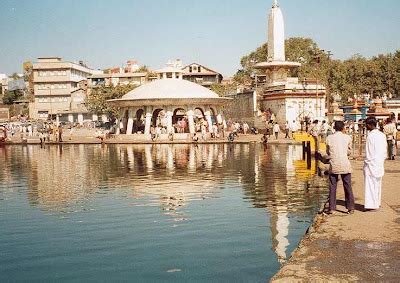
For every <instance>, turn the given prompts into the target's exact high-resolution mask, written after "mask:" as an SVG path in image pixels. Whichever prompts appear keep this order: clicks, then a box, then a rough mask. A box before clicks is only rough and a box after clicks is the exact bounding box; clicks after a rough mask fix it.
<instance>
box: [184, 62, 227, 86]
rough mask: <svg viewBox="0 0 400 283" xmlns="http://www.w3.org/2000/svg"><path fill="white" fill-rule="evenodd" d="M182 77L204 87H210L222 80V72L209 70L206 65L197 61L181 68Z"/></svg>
mask: <svg viewBox="0 0 400 283" xmlns="http://www.w3.org/2000/svg"><path fill="white" fill-rule="evenodd" d="M182 70H183V72H184V73H183V79H184V80H188V81H191V82H194V83H197V84H200V85H202V86H204V87H210V86H211V85H213V84H220V83H221V82H222V79H223V76H222V74H220V73H218V72H216V71H213V70H211V69H210V68H208V67H205V66H203V65H200V64H198V63H192V64H190V65H187V66H186V67H183V68H182Z"/></svg>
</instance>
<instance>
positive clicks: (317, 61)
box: [234, 37, 400, 100]
mask: <svg viewBox="0 0 400 283" xmlns="http://www.w3.org/2000/svg"><path fill="white" fill-rule="evenodd" d="M285 47H286V57H287V60H288V61H295V62H300V63H302V66H301V67H300V68H298V69H297V70H295V71H293V73H291V74H290V75H291V76H297V77H299V79H300V81H301V80H303V79H306V78H312V79H317V80H319V81H320V82H321V83H322V84H324V85H325V86H326V88H327V91H328V93H339V94H340V95H341V96H342V99H343V100H347V98H348V97H352V96H354V95H355V94H357V95H360V94H364V93H369V94H370V95H371V96H376V95H382V94H383V93H385V92H386V93H388V92H389V93H391V94H393V96H400V50H397V51H396V52H395V53H394V54H386V55H378V56H375V57H372V58H371V59H367V58H364V57H363V56H361V55H358V54H357V55H354V56H352V57H351V58H349V59H347V60H344V61H341V60H330V58H329V56H328V54H326V53H325V52H324V51H323V50H321V49H320V48H319V47H318V45H317V44H316V43H315V42H314V41H313V40H312V39H310V38H301V37H294V38H289V39H287V40H286V41H285ZM267 59H268V45H267V44H264V45H262V46H260V47H259V48H257V49H256V50H255V51H253V52H251V53H250V54H248V55H246V56H243V57H242V59H241V60H240V63H241V65H242V69H241V70H238V72H237V73H236V75H235V76H234V81H235V82H236V83H238V84H244V85H251V82H252V80H253V79H252V77H254V74H257V73H259V72H260V71H258V70H255V69H254V65H255V64H256V63H259V62H265V61H267Z"/></svg>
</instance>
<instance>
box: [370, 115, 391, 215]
mask: <svg viewBox="0 0 400 283" xmlns="http://www.w3.org/2000/svg"><path fill="white" fill-rule="evenodd" d="M365 124H366V127H367V130H368V131H369V133H368V137H367V143H366V145H365V160H364V182H365V204H364V208H365V209H366V210H374V209H379V207H380V206H381V192H382V178H383V175H384V174H385V168H384V163H385V159H386V156H387V142H386V136H385V134H384V133H382V132H381V131H379V130H378V129H377V128H376V125H377V121H376V119H375V118H373V117H369V118H367V120H366V121H365Z"/></svg>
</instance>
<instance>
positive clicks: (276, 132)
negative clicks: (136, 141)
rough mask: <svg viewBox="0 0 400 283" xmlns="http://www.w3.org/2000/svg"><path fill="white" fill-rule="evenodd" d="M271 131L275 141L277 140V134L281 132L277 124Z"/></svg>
mask: <svg viewBox="0 0 400 283" xmlns="http://www.w3.org/2000/svg"><path fill="white" fill-rule="evenodd" d="M273 131H274V135H275V139H276V140H277V139H278V136H279V132H280V131H281V128H280V127H279V124H278V123H275V125H274V127H273Z"/></svg>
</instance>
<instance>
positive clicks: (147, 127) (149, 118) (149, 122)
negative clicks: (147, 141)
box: [144, 112, 153, 135]
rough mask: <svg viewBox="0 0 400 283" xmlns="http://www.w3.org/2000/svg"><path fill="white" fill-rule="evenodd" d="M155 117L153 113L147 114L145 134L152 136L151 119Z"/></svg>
mask: <svg viewBox="0 0 400 283" xmlns="http://www.w3.org/2000/svg"><path fill="white" fill-rule="evenodd" d="M152 116H153V115H152V114H151V112H146V119H145V124H144V134H145V135H150V127H151V117H152Z"/></svg>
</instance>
